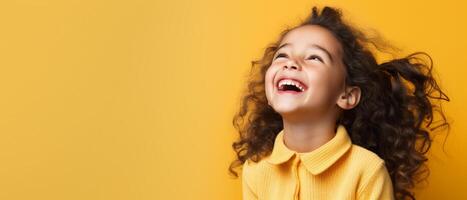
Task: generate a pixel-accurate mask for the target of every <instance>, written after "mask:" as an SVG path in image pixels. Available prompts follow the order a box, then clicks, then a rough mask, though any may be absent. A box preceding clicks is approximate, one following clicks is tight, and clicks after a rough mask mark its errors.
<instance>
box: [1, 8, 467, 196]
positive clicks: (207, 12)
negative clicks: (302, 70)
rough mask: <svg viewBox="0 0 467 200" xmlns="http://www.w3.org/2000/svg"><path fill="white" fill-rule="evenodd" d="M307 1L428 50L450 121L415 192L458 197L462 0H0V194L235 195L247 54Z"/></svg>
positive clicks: (405, 45) (464, 181) (466, 133)
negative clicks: (233, 171)
mask: <svg viewBox="0 0 467 200" xmlns="http://www.w3.org/2000/svg"><path fill="white" fill-rule="evenodd" d="M313 5H319V6H322V5H331V6H337V7H340V8H342V9H343V11H344V17H345V18H348V19H350V20H351V21H352V22H353V23H354V24H356V25H358V26H359V27H362V28H374V29H376V30H377V31H379V33H381V35H382V36H384V37H385V38H386V39H388V40H389V41H392V42H393V44H395V45H397V46H398V47H400V48H402V49H403V50H404V52H405V53H410V52H413V51H426V52H427V53H429V54H430V55H431V56H432V57H433V59H434V67H435V72H436V74H437V77H440V78H441V80H440V81H439V83H440V85H441V87H442V89H444V91H445V92H446V94H447V95H448V96H449V97H450V98H451V102H449V103H444V104H443V106H444V109H445V111H446V113H447V115H448V116H449V117H450V119H451V122H453V123H452V129H451V132H450V134H449V136H448V137H447V141H446V143H445V146H444V151H443V143H444V138H445V137H446V136H445V134H444V135H437V136H436V137H435V142H434V144H433V146H432V151H431V152H430V153H429V163H428V164H429V166H430V168H431V174H430V177H429V179H428V183H425V184H423V185H421V186H420V187H418V189H417V193H416V194H417V195H416V196H417V197H418V198H419V199H433V200H434V199H467V190H466V188H467V160H466V158H467V151H466V148H465V146H467V123H464V122H463V120H466V119H467V116H466V113H467V112H465V111H466V110H467V107H466V102H467V95H466V93H465V91H466V89H465V88H464V87H465V86H466V85H467V78H466V77H465V76H466V74H467V56H466V55H465V54H466V52H467V38H466V35H467V27H466V26H467V23H466V19H467V12H466V10H467V4H466V3H465V2H461V1H451V0H447V1H436V2H435V1H421V0H420V1H402V0H396V1H385V2H382V1H370V0H366V1H363V0H361V1H310V0H307V1H305V0H297V1H272V0H258V1H250V0H248V1H247V0H241V1H237V0H235V1H216V0H197V1H191V0H179V1H143V0H132V1H129V0H128V1H95V0H69V1H59V0H12V1H2V2H1V3H0V27H1V31H0V95H1V96H0V199H8V200H17V199H25V200H26V199H28V200H29V199H35V200H39V199H44V200H45V199H47V200H59V199H60V200H62V199H67V200H73V199H76V200H82V199H87V200H94V199H96V200H97V199H109V200H119V199H122V200H123V199H125V200H129V199H131V200H146V199H147V200H149V199H200V200H201V199H202V200H205V199H213V200H214V199H215V200H217V199H223V200H229V199H230V200H238V199H240V198H241V179H233V178H232V177H231V176H229V174H228V171H227V169H228V166H229V164H230V162H231V161H232V160H233V159H234V153H233V151H232V148H231V143H232V141H233V140H234V139H235V138H236V137H237V133H236V132H235V130H234V129H233V127H232V123H231V121H232V117H233V115H234V113H235V112H236V111H237V109H238V108H239V103H240V94H241V93H240V92H241V91H242V89H243V88H244V86H245V82H244V81H245V80H246V77H247V74H248V71H249V68H250V62H251V61H252V60H254V59H258V58H259V57H260V56H261V55H262V52H263V50H264V48H265V47H266V45H267V44H269V43H270V42H273V41H274V40H275V39H277V37H278V35H279V33H280V31H282V30H283V29H284V28H286V27H287V26H289V25H290V26H291V25H295V24H296V23H297V22H298V21H299V20H300V19H303V18H305V17H306V16H308V14H309V12H310V9H311V7H312V6H313Z"/></svg>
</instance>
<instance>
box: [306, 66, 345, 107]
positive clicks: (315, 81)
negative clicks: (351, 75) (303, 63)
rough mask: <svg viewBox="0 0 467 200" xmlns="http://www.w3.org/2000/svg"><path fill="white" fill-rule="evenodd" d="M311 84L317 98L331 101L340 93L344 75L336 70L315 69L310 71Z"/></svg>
mask: <svg viewBox="0 0 467 200" xmlns="http://www.w3.org/2000/svg"><path fill="white" fill-rule="evenodd" d="M309 78H310V85H311V89H312V90H313V91H312V93H313V95H314V96H315V98H317V99H320V101H329V100H331V99H333V98H334V97H335V96H336V95H337V94H338V89H339V87H338V86H339V83H341V82H342V80H341V79H342V77H341V75H340V74H339V73H336V72H334V71H324V70H323V71H315V72H313V73H309Z"/></svg>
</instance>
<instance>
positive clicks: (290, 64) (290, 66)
mask: <svg viewBox="0 0 467 200" xmlns="http://www.w3.org/2000/svg"><path fill="white" fill-rule="evenodd" d="M286 69H294V70H299V69H300V67H299V66H298V65H297V64H296V63H295V62H292V61H289V62H287V63H286V64H285V65H284V70H286Z"/></svg>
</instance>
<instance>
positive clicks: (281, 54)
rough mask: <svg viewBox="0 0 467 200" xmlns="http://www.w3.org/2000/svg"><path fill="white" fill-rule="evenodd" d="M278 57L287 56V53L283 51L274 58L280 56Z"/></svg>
mask: <svg viewBox="0 0 467 200" xmlns="http://www.w3.org/2000/svg"><path fill="white" fill-rule="evenodd" d="M280 57H284V58H287V54H285V53H280V54H277V56H276V57H275V58H274V59H277V58H280Z"/></svg>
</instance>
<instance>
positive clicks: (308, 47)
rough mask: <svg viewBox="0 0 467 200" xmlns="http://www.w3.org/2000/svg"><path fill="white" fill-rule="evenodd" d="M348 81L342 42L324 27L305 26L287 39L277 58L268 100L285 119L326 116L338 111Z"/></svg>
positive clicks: (268, 77) (267, 84)
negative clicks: (334, 110) (336, 109)
mask: <svg viewBox="0 0 467 200" xmlns="http://www.w3.org/2000/svg"><path fill="white" fill-rule="evenodd" d="M344 77H345V67H344V64H343V62H342V47H341V45H340V43H339V41H338V40H337V39H336V38H335V37H334V36H333V35H332V33H331V32H329V31H328V30H327V29H325V28H323V27H321V26H317V25H305V26H301V27H298V28H296V29H293V30H291V31H290V32H288V33H287V34H286V35H285V37H284V38H283V40H282V41H281V43H280V45H279V49H278V50H277V52H276V53H275V55H274V57H273V61H272V63H271V66H270V67H269V68H268V70H267V72H266V77H265V89H266V97H267V99H268V101H269V104H270V105H271V106H272V107H273V108H274V110H275V111H276V112H278V113H280V114H281V115H282V116H284V115H287V114H292V113H299V114H300V115H303V114H305V115H306V116H307V117H309V115H310V114H312V115H316V114H318V115H317V116H322V114H323V113H327V112H329V110H330V109H335V108H336V106H335V105H336V102H337V100H338V98H339V95H340V94H341V93H342V92H343V89H344ZM292 85H293V86H292ZM313 113H314V114H313Z"/></svg>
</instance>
